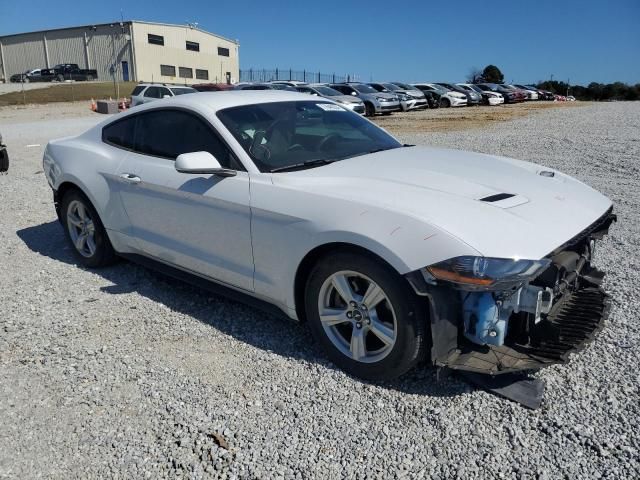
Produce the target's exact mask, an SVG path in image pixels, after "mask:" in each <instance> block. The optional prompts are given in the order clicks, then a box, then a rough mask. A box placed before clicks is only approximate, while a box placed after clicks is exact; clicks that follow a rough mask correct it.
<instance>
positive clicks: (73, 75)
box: [9, 63, 98, 83]
mask: <svg viewBox="0 0 640 480" xmlns="http://www.w3.org/2000/svg"><path fill="white" fill-rule="evenodd" d="M97 79H98V71H97V70H94V69H87V68H80V67H79V66H78V64H77V63H59V64H58V65H56V66H55V67H53V68H34V69H32V70H27V71H26V72H23V73H16V74H14V75H11V77H9V81H10V82H13V83H31V82H64V81H65V80H75V81H92V80H97Z"/></svg>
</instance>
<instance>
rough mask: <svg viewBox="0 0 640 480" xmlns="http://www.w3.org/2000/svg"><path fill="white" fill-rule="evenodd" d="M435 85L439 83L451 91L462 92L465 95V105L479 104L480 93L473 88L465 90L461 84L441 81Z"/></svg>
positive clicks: (480, 100)
mask: <svg viewBox="0 0 640 480" xmlns="http://www.w3.org/2000/svg"><path fill="white" fill-rule="evenodd" d="M436 85H440V86H441V87H444V88H448V89H449V90H451V91H453V92H458V93H462V94H463V95H465V96H466V97H467V105H476V106H477V105H480V104H481V103H482V94H480V93H478V92H476V91H475V90H466V89H464V88H462V87H461V86H459V85H457V84H455V83H442V82H438V83H436Z"/></svg>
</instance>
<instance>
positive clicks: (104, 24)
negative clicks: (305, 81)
mask: <svg viewBox="0 0 640 480" xmlns="http://www.w3.org/2000/svg"><path fill="white" fill-rule="evenodd" d="M132 23H144V24H146V25H161V26H163V27H176V28H191V29H192V30H197V31H199V32H202V33H206V34H207V35H211V36H213V37H218V38H220V39H221V40H226V41H227V42H231V43H235V44H236V45H240V43H239V42H238V41H237V40H231V39H229V38H226V37H223V36H222V35H218V34H217V33H211V32H207V31H206V30H203V29H201V28H198V27H194V26H192V25H179V24H175V23H162V22H147V21H144V20H123V21H120V20H117V21H115V22H109V23H89V24H85V25H76V26H71V27H59V28H47V29H45V30H35V31H32V32H18V33H9V34H7V35H0V39H2V38H7V37H17V36H19V35H30V34H34V33H46V32H59V31H62V30H74V29H77V28H87V29H90V28H91V27H108V26H116V25H117V26H120V24H123V25H125V24H126V25H130V24H132Z"/></svg>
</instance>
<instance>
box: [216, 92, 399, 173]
mask: <svg viewBox="0 0 640 480" xmlns="http://www.w3.org/2000/svg"><path fill="white" fill-rule="evenodd" d="M218 118H219V119H220V121H221V122H222V123H223V124H224V126H225V127H226V128H227V129H228V130H229V131H230V132H231V134H232V135H233V136H234V137H235V138H236V140H237V141H238V142H239V143H240V145H242V148H243V149H244V150H245V152H247V154H248V155H249V156H250V157H251V159H252V160H253V162H254V163H255V164H256V166H257V167H258V168H259V169H260V171H262V172H270V171H273V170H283V169H287V168H289V169H296V168H297V167H299V168H307V166H306V165H304V163H305V162H314V165H313V166H315V165H321V164H323V163H329V162H332V161H337V160H344V159H346V158H350V157H355V156H358V155H364V154H367V153H371V152H374V151H380V150H389V149H391V148H399V147H401V146H402V145H401V144H400V143H399V142H398V141H397V140H395V139H394V138H393V137H391V136H390V135H389V134H387V133H386V132H385V131H383V130H381V129H380V128H378V127H376V126H375V125H373V124H372V123H371V122H369V121H368V120H365V119H364V118H362V117H361V116H360V115H358V114H356V113H353V112H351V111H348V110H345V109H344V108H342V107H340V106H339V105H336V104H333V103H328V102H321V101H320V102H318V101H308V100H305V101H295V102H274V103H260V104H256V105H244V106H240V107H232V108H227V109H224V110H221V111H219V112H218ZM293 166H295V167H293ZM309 166H311V165H309Z"/></svg>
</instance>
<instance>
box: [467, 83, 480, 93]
mask: <svg viewBox="0 0 640 480" xmlns="http://www.w3.org/2000/svg"><path fill="white" fill-rule="evenodd" d="M467 87H469V88H470V89H471V90H475V91H476V92H478V93H482V92H483V90H482V89H481V88H480V87H479V86H477V85H467Z"/></svg>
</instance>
